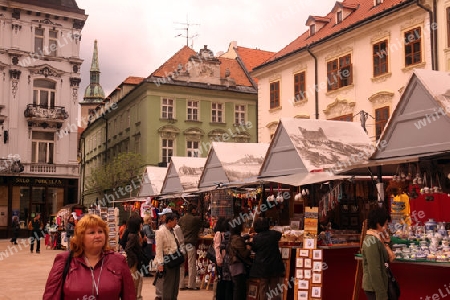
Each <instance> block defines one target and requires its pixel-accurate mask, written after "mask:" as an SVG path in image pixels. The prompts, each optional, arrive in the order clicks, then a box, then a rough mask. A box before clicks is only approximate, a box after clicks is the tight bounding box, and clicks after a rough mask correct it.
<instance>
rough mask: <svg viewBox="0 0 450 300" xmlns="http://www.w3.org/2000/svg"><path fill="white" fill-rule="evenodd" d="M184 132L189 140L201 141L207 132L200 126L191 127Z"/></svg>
mask: <svg viewBox="0 0 450 300" xmlns="http://www.w3.org/2000/svg"><path fill="white" fill-rule="evenodd" d="M183 134H184V135H185V137H186V140H188V141H200V140H201V138H202V136H204V135H205V132H204V131H203V130H202V129H201V128H199V127H190V128H188V129H186V130H185V131H183Z"/></svg>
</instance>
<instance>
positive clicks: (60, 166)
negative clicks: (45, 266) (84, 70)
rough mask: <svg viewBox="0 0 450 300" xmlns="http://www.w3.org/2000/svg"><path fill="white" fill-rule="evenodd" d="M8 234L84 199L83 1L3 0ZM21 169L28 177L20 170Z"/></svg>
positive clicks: (1, 188) (2, 222)
mask: <svg viewBox="0 0 450 300" xmlns="http://www.w3.org/2000/svg"><path fill="white" fill-rule="evenodd" d="M0 7H1V10H2V13H1V14H0V20H1V22H0V69H1V70H2V74H3V75H2V76H3V80H2V81H1V84H0V93H1V95H2V96H1V97H0V129H1V131H0V135H1V141H0V142H1V146H0V237H2V236H3V237H5V235H7V232H8V229H9V226H10V225H11V219H12V216H14V215H17V216H19V219H20V222H21V223H22V228H23V232H22V233H23V234H26V228H25V227H26V226H24V225H26V224H27V223H28V221H29V220H30V218H32V217H33V216H34V215H35V214H36V213H41V215H42V217H43V220H44V221H45V220H46V219H47V217H48V216H49V215H51V214H55V213H56V212H57V211H58V210H59V209H60V208H61V207H62V206H64V205H66V204H70V203H77V201H78V190H79V187H78V185H79V180H78V178H79V165H78V161H77V116H78V99H77V98H78V89H79V84H80V81H81V78H80V66H81V64H82V62H83V60H82V59H80V57H79V51H80V37H81V31H82V29H83V27H84V24H85V21H86V19H87V15H86V14H85V11H84V10H83V9H80V8H79V7H78V5H77V3H76V1H75V0H64V1H63V0H40V1H32V0H15V1H6V0H0ZM19 175H20V176H19Z"/></svg>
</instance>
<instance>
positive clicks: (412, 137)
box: [370, 69, 450, 161]
mask: <svg viewBox="0 0 450 300" xmlns="http://www.w3.org/2000/svg"><path fill="white" fill-rule="evenodd" d="M449 113H450V73H447V72H440V71H433V70H423V69H416V70H414V73H413V74H412V75H411V77H410V79H409V82H408V84H407V86H406V88H405V90H404V92H403V94H402V96H401V97H400V101H399V103H398V104H397V106H396V108H395V110H394V112H393V113H392V116H391V118H390V119H389V121H388V123H387V124H386V126H385V129H384V131H383V133H382V135H381V137H380V140H379V142H378V144H377V148H376V151H375V153H374V154H373V155H372V157H371V158H370V160H371V161H372V160H381V159H386V158H394V157H397V158H402V157H405V156H419V157H421V156H425V155H433V154H438V153H440V152H448V151H450V138H449V132H450V115H449Z"/></svg>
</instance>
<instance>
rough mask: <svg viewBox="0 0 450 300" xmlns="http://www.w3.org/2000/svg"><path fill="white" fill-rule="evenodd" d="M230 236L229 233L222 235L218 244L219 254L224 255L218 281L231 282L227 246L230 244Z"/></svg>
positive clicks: (229, 258)
mask: <svg viewBox="0 0 450 300" xmlns="http://www.w3.org/2000/svg"><path fill="white" fill-rule="evenodd" d="M230 237H231V234H230V232H229V231H227V232H225V233H222V241H221V242H220V252H221V253H222V254H223V253H225V255H224V257H223V262H222V271H221V274H219V275H220V280H227V281H231V279H232V277H231V272H230V263H231V257H230V253H229V251H228V245H229V242H230Z"/></svg>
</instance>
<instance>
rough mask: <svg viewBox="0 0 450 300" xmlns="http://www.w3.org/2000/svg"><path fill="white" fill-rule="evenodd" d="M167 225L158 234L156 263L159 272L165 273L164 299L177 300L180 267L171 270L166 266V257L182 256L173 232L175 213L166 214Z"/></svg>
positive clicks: (175, 220) (161, 227)
mask: <svg viewBox="0 0 450 300" xmlns="http://www.w3.org/2000/svg"><path fill="white" fill-rule="evenodd" d="M165 218H166V224H164V225H161V226H160V228H159V230H158V231H157V232H156V256H155V261H156V263H157V265H158V271H159V272H164V281H163V292H162V295H163V299H177V296H178V287H179V284H180V268H179V266H177V267H174V268H169V267H167V266H166V265H165V263H166V262H165V260H164V255H172V256H176V255H182V254H180V253H178V251H179V249H178V244H179V242H178V243H177V240H176V238H175V234H174V232H173V228H174V227H175V226H176V225H177V221H178V219H177V216H176V215H175V214H173V213H167V214H165Z"/></svg>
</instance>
